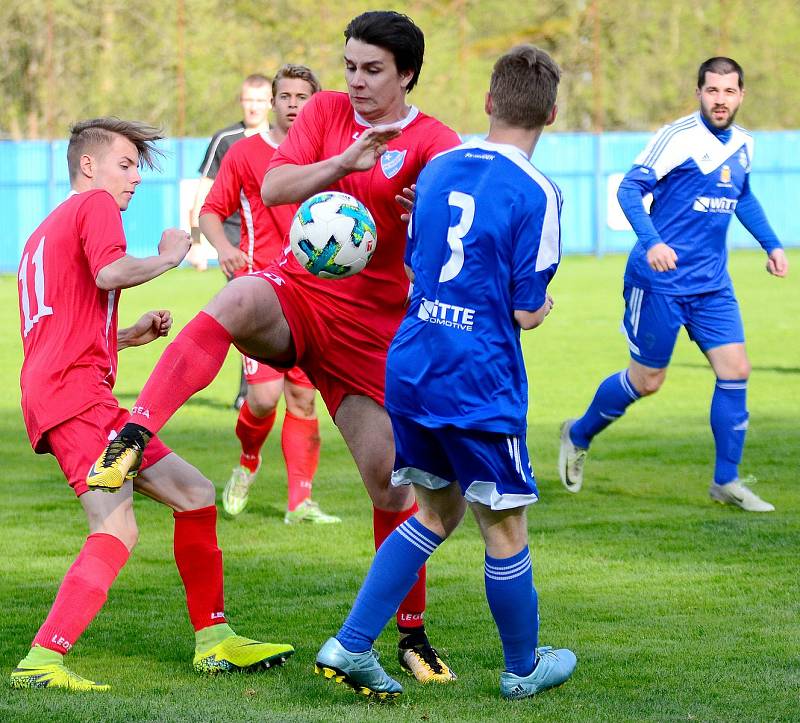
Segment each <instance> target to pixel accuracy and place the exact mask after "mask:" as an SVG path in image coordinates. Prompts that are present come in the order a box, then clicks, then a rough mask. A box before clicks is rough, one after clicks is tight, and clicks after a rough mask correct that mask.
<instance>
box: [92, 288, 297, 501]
mask: <svg viewBox="0 0 800 723" xmlns="http://www.w3.org/2000/svg"><path fill="white" fill-rule="evenodd" d="M231 343H235V344H236V346H237V347H238V348H240V349H241V350H242V351H245V352H246V353H248V354H249V355H251V356H258V357H260V358H265V357H266V358H270V359H272V360H274V361H275V362H277V363H280V362H283V361H290V360H291V358H292V356H293V353H294V352H293V347H292V339H291V334H290V332H289V326H288V324H287V323H286V319H285V317H284V316H283V311H282V310H281V307H280V304H279V303H278V299H277V297H276V295H275V292H274V290H273V289H272V286H271V285H270V284H269V283H268V282H266V281H265V280H264V279H260V278H257V277H253V276H246V277H242V278H239V279H234V280H233V281H231V282H230V283H229V284H227V285H226V286H225V287H224V288H223V289H222V290H221V291H220V292H219V293H218V294H217V295H216V296H215V297H214V298H213V299H212V300H211V301H210V302H209V304H208V306H206V308H205V310H204V311H201V312H200V313H199V314H198V315H197V316H195V317H194V319H192V320H191V321H190V322H189V323H188V324H187V325H186V326H185V327H184V328H183V330H182V331H181V333H180V334H178V336H177V337H176V338H175V341H173V342H172V343H171V344H170V345H169V346H168V347H167V348H166V349H165V350H164V353H163V354H162V355H161V358H160V359H159V361H158V363H157V364H156V367H155V369H153V372H152V373H151V374H150V377H149V379H148V380H147V383H146V384H145V386H144V389H142V392H141V393H140V395H139V397H138V399H137V400H136V403H135V404H134V406H133V408H132V410H131V420H130V422H129V423H128V424H126V425H125V426H124V427H123V429H122V430H121V432H120V434H119V437H118V438H117V439H115V440H114V441H113V442H111V443H110V444H109V445H108V446H107V447H106V449H105V450H104V452H103V454H101V456H100V458H99V459H98V460H97V462H96V463H95V465H94V467H93V469H92V472H91V473H90V475H89V477H88V478H87V485H88V486H89V487H90V488H93V489H107V490H112V491H113V490H116V489H119V488H120V487H121V486H122V483H123V481H124V480H125V478H126V476H129V475H130V474H131V473H134V474H135V472H134V470H135V469H136V465H137V464H138V462H139V460H140V459H141V454H142V452H141V451H142V449H143V447H144V446H145V445H146V444H147V442H148V441H149V438H150V436H151V435H152V434H155V433H156V432H158V431H159V430H160V429H161V428H162V427H163V426H164V425H165V424H166V423H167V421H168V420H169V418H170V417H171V416H172V415H173V414H174V413H175V412H176V411H177V410H178V409H179V408H180V407H181V406H182V405H183V404H184V403H185V402H186V401H187V400H188V399H189V398H190V397H191V396H192V395H193V394H195V393H196V392H198V391H200V390H201V389H204V388H205V387H207V386H208V385H209V384H210V383H211V382H212V381H213V379H214V378H215V377H216V376H217V374H218V373H219V370H220V369H221V368H222V364H223V363H224V361H225V357H226V355H227V353H228V349H229V347H230V345H231Z"/></svg>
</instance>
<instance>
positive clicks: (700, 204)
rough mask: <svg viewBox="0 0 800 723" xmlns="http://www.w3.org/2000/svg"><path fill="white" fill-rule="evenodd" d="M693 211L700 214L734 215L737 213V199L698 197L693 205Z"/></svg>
mask: <svg viewBox="0 0 800 723" xmlns="http://www.w3.org/2000/svg"><path fill="white" fill-rule="evenodd" d="M692 209H693V210H695V211H700V213H733V212H734V211H736V199H735V198H724V197H722V198H710V197H708V196H698V197H697V198H696V199H695V200H694V204H692Z"/></svg>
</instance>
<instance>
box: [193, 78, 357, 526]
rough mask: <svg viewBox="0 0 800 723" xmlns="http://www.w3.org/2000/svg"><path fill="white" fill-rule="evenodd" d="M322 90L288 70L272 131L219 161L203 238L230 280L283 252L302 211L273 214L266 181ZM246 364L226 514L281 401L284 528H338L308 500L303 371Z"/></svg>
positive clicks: (244, 491)
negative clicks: (236, 228) (236, 219)
mask: <svg viewBox="0 0 800 723" xmlns="http://www.w3.org/2000/svg"><path fill="white" fill-rule="evenodd" d="M319 89H320V86H319V81H318V80H317V78H316V76H315V75H314V74H313V73H312V72H311V70H309V69H308V68H306V67H305V66H302V65H284V66H283V67H282V68H281V69H280V70H278V72H277V74H276V75H275V77H274V78H273V80H272V109H273V111H274V113H275V125H274V127H273V128H272V129H271V130H269V131H262V132H260V133H258V134H256V135H253V136H250V137H249V138H244V139H242V140H240V141H238V142H237V143H235V144H234V145H233V146H232V147H231V150H230V151H229V152H228V153H227V154H226V156H225V158H224V159H223V161H222V165H221V166H220V169H219V172H218V174H217V177H216V179H215V180H214V185H213V186H212V187H211V191H210V193H209V195H208V196H207V197H206V201H205V204H204V205H203V208H202V210H201V211H200V230H201V231H202V232H203V234H204V235H205V237H206V238H207V239H208V240H209V242H210V243H211V245H212V246H214V247H215V248H216V250H217V253H218V255H219V263H220V266H221V267H222V270H223V271H224V272H225V275H226V276H242V275H244V274H246V273H250V272H252V271H253V270H254V269H264V268H266V267H267V265H269V263H270V262H272V261H273V260H274V259H275V258H276V257H278V256H280V255H281V254H282V253H283V251H284V249H285V247H286V233H287V231H288V230H289V226H290V225H291V222H292V216H293V215H294V212H295V211H296V210H297V204H286V205H283V206H273V207H271V208H268V207H267V206H265V205H264V204H263V202H262V201H261V181H262V180H263V178H264V174H265V173H266V171H267V166H268V165H269V162H270V160H271V159H272V156H273V154H274V153H275V150H276V149H277V147H278V146H279V145H280V143H281V142H282V141H283V139H284V138H286V133H287V132H288V130H289V127H290V126H291V125H292V123H293V121H294V119H295V118H296V117H297V114H298V113H299V112H300V109H301V108H302V107H303V106H304V105H305V104H306V102H307V101H308V100H309V99H310V98H311V96H312V95H313V94H314V93H316V92H318V91H319ZM239 210H240V211H241V212H240V216H241V220H242V224H241V243H240V245H239V248H236V247H235V246H233V245H232V244H231V243H230V242H229V241H228V239H227V237H226V236H225V231H224V228H223V221H224V219H226V218H228V216H230V215H231V213H233V212H234V211H239ZM243 361H244V370H245V378H246V380H247V399H246V400H245V402H244V404H243V405H242V407H241V409H240V410H239V418H238V420H237V422H236V436H237V437H238V438H239V442H240V443H241V446H242V451H241V455H240V457H239V465H238V466H237V467H236V468H235V469H234V470H233V474H232V475H231V477H230V479H229V480H228V483H227V484H226V485H225V490H224V491H223V493H222V506H223V509H224V510H225V512H227V513H228V514H229V515H231V516H235V515H238V514H239V513H240V512H242V511H243V510H244V508H245V506H246V505H247V499H248V494H249V491H250V485H251V484H252V483H253V480H254V479H255V476H256V473H257V472H258V469H259V467H260V465H261V454H260V452H261V448H262V446H263V444H264V442H265V441H266V438H267V436H268V435H269V433H270V430H271V429H272V425H273V424H274V422H275V407H276V406H277V404H278V401H279V400H280V397H281V394H282V393H283V394H285V396H286V414H285V416H284V420H283V428H282V432H281V448H282V449H283V456H284V460H285V462H286V475H287V478H288V486H289V495H288V504H287V511H286V515H285V516H284V521H285V522H286V523H287V524H292V523H296V522H316V523H333V522H340V521H341V520H340V519H339V518H338V517H334V516H333V515H327V514H325V513H324V512H323V511H322V510H320V508H319V506H318V505H317V504H316V502H314V501H313V500H312V499H311V487H312V480H313V479H314V474H315V472H316V470H317V465H318V463H319V448H320V441H319V422H318V421H317V414H316V409H315V404H314V400H315V396H316V391H315V389H314V387H313V385H312V384H311V382H310V381H309V379H308V377H307V376H306V374H305V373H304V372H303V371H302V370H301V369H300V368H299V367H294V368H293V369H290V370H289V371H287V372H283V371H277V370H275V369H273V368H272V367H271V366H269V365H267V364H263V363H259V362H257V361H256V360H255V359H250V358H249V357H246V356H243Z"/></svg>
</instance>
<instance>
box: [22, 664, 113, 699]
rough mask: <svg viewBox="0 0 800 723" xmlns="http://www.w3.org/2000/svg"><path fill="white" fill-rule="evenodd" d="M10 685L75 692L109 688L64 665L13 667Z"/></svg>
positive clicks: (99, 691) (97, 690)
mask: <svg viewBox="0 0 800 723" xmlns="http://www.w3.org/2000/svg"><path fill="white" fill-rule="evenodd" d="M11 687H12V688H13V689H14V690H25V689H28V688H63V689H65V690H71V691H75V692H88V691H94V692H98V693H102V692H105V691H107V690H111V686H110V685H108V684H106V683H96V682H95V681H94V680H88V679H87V678H82V677H81V676H80V675H78V674H77V673H73V672H72V671H71V670H69V669H68V668H66V667H64V665H42V666H38V667H35V668H15V669H14V670H12V671H11Z"/></svg>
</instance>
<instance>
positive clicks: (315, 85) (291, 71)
mask: <svg viewBox="0 0 800 723" xmlns="http://www.w3.org/2000/svg"><path fill="white" fill-rule="evenodd" d="M284 78H297V79H298V80H304V81H306V83H308V84H309V85H310V86H311V94H312V95H313V94H314V93H319V91H320V90H322V86H321V85H320V84H319V81H318V80H317V76H316V75H314V73H313V72H312V71H311V69H310V68H307V67H306V66H305V65H292V64H291V63H287V64H286V65H282V66H281V67H280V68H278V72H277V73H275V77H274V78H273V79H272V97H273V98H274V97H275V96H276V95H278V81H281V80H283V79H284Z"/></svg>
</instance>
